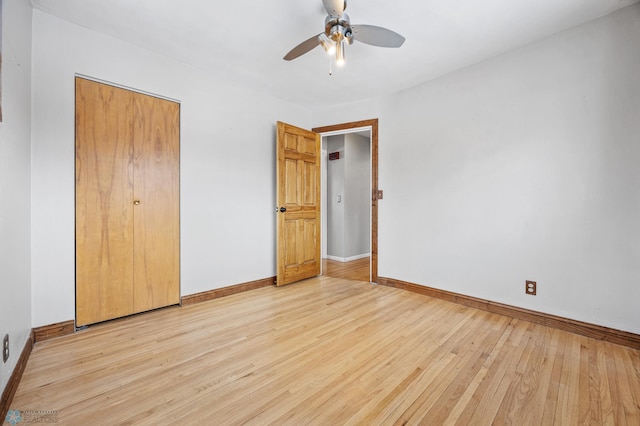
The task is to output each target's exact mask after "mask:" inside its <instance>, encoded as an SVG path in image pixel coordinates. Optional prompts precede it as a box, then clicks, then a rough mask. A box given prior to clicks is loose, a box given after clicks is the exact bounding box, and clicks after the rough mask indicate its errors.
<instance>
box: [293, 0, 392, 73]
mask: <svg viewBox="0 0 640 426" xmlns="http://www.w3.org/2000/svg"><path fill="white" fill-rule="evenodd" d="M322 3H323V4H324V8H325V9H326V10H327V13H328V15H327V17H326V18H325V20H324V31H323V32H321V33H320V34H316V35H314V36H313V37H310V38H308V39H307V40H305V41H303V42H302V43H300V44H299V45H297V46H296V47H294V48H293V49H291V51H290V52H289V53H287V54H286V55H285V56H284V58H283V59H284V60H285V61H290V60H292V59H295V58H297V57H298V56H302V55H304V54H305V53H307V52H309V51H311V50H313V49H314V48H315V47H316V46H322V48H323V49H324V50H325V52H327V54H329V55H333V54H335V58H336V64H337V65H338V66H342V65H344V60H345V55H344V47H345V44H353V42H354V40H355V41H359V42H361V43H365V44H370V45H372V46H379V47H400V46H402V43H404V37H402V36H401V35H400V34H398V33H396V32H394V31H391V30H389V29H387V28H382V27H377V26H375V25H351V21H350V19H349V15H347V14H346V13H344V10H345V9H346V8H347V0H322Z"/></svg>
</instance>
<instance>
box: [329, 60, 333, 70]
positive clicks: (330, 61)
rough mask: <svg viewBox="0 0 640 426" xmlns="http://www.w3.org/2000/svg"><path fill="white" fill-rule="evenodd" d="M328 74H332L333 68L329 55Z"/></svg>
mask: <svg viewBox="0 0 640 426" xmlns="http://www.w3.org/2000/svg"><path fill="white" fill-rule="evenodd" d="M329 75H333V70H332V69H331V56H329Z"/></svg>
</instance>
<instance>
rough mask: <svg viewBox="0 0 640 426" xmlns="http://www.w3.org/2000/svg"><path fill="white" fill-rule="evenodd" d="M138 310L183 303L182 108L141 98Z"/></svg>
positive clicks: (137, 181) (136, 133)
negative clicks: (181, 244)
mask: <svg viewBox="0 0 640 426" xmlns="http://www.w3.org/2000/svg"><path fill="white" fill-rule="evenodd" d="M133 139H134V160H135V161H134V164H135V167H134V188H135V193H134V196H133V199H134V200H135V202H136V204H135V205H134V206H133V207H134V218H135V219H134V241H135V244H134V252H133V255H134V256H133V262H134V273H135V275H134V296H133V300H134V312H142V311H147V310H150V309H155V308H159V307H163V306H168V305H173V304H176V303H179V302H180V284H179V283H180V257H179V253H180V229H179V226H180V221H179V216H180V208H179V206H180V199H179V197H180V194H179V190H180V181H179V164H180V152H179V146H180V105H179V104H177V103H175V102H171V101H167V100H164V99H159V98H156V97H153V96H147V95H142V94H136V96H135V121H134V135H133Z"/></svg>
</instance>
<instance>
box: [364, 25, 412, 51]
mask: <svg viewBox="0 0 640 426" xmlns="http://www.w3.org/2000/svg"><path fill="white" fill-rule="evenodd" d="M351 29H352V30H353V38H354V39H355V40H357V41H359V42H361V43H365V44H370V45H372V46H378V47H400V46H402V43H404V37H402V36H401V35H400V34H398V33H397V32H395V31H391V30H388V29H386V28H382V27H376V26H375V25H352V26H351Z"/></svg>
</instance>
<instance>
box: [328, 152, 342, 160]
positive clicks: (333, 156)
mask: <svg viewBox="0 0 640 426" xmlns="http://www.w3.org/2000/svg"><path fill="white" fill-rule="evenodd" d="M339 159H340V151H337V152H331V153H329V161H333V160H339Z"/></svg>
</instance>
